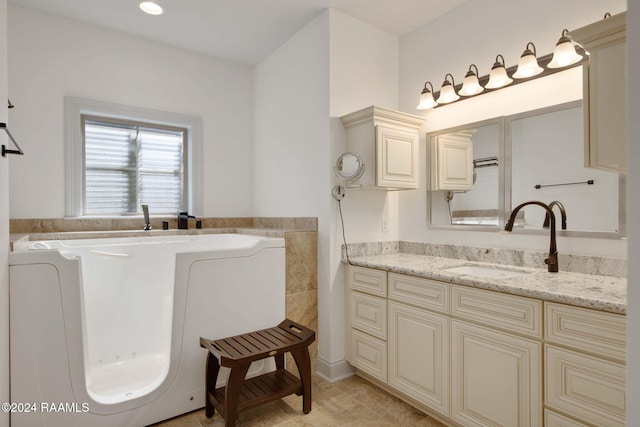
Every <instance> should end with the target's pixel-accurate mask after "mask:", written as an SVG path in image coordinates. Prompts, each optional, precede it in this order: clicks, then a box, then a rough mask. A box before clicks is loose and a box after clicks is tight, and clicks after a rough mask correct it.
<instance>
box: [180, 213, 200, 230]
mask: <svg viewBox="0 0 640 427" xmlns="http://www.w3.org/2000/svg"><path fill="white" fill-rule="evenodd" d="M189 219H196V217H195V216H193V215H189V212H178V230H188V229H189Z"/></svg>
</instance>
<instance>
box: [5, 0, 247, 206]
mask: <svg viewBox="0 0 640 427" xmlns="http://www.w3.org/2000/svg"><path fill="white" fill-rule="evenodd" d="M8 13H9V75H10V86H9V94H10V97H11V100H12V101H13V103H14V104H15V105H16V108H15V109H14V110H13V111H12V113H11V114H12V131H13V132H14V134H15V135H16V137H19V138H20V140H19V141H20V142H21V143H22V144H21V145H22V148H23V149H24V150H25V153H26V155H25V156H24V157H23V158H20V159H15V160H14V161H13V162H12V165H11V176H10V179H11V189H12V191H11V218H62V217H64V215H65V211H64V209H65V198H64V153H63V98H64V96H65V95H74V96H80V97H83V98H89V99H96V100H100V101H108V102H115V103H118V104H126V105H134V106H140V107H145V108H151V109H155V110H161V111H169V112H175V113H181V114H191V115H195V116H200V117H202V120H203V134H204V142H203V146H204V147H203V163H204V173H203V177H204V183H203V188H204V191H203V192H204V201H203V212H195V214H197V215H200V216H202V215H206V216H251V215H252V213H253V212H252V197H253V192H252V186H253V174H252V171H253V165H252V159H253V127H252V122H253V109H252V106H253V78H252V69H251V68H250V67H247V66H243V65H238V64H233V63H230V62H227V61H222V60H218V59H215V58H212V57H209V56H205V55H201V54H197V53H194V52H190V51H186V50H182V49H177V48H173V47H170V46H167V45H163V44H159V43H154V42H150V41H147V40H143V39H140V38H136V37H132V36H128V35H125V34H123V33H119V32H115V31H110V30H105V29H102V28H99V27H95V26H92V25H87V24H83V23H80V22H78V21H73V20H67V19H63V18H59V17H55V16H52V15H48V14H43V13H40V12H35V11H32V10H29V9H24V8H20V7H16V6H9V8H8ZM3 99H4V98H3Z"/></svg>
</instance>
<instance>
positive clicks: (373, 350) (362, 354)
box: [349, 330, 387, 383]
mask: <svg viewBox="0 0 640 427" xmlns="http://www.w3.org/2000/svg"><path fill="white" fill-rule="evenodd" d="M349 363H351V365H353V366H354V367H355V368H358V369H360V370H361V371H363V372H366V373H367V374H369V375H371V376H372V377H374V378H377V379H379V380H380V381H382V382H385V383H386V382H387V343H386V342H384V341H382V340H379V339H377V338H374V337H372V336H370V335H367V334H363V333H362V332H359V331H356V330H352V331H351V360H350V361H349Z"/></svg>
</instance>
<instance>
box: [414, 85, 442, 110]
mask: <svg viewBox="0 0 640 427" xmlns="http://www.w3.org/2000/svg"><path fill="white" fill-rule="evenodd" d="M427 85H429V86H430V87H431V89H429V88H428V87H427ZM436 105H438V103H437V102H436V100H435V99H433V85H432V84H431V82H425V83H424V89H422V93H421V94H420V102H418V106H417V107H416V109H417V110H428V109H429V108H433V107H435V106H436Z"/></svg>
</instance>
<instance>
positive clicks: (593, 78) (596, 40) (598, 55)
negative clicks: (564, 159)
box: [571, 13, 627, 172]
mask: <svg viewBox="0 0 640 427" xmlns="http://www.w3.org/2000/svg"><path fill="white" fill-rule="evenodd" d="M625 29H626V14H624V13H621V14H618V15H615V16H613V17H611V18H609V19H603V20H600V21H598V22H595V23H593V24H590V25H587V26H586V27H583V28H580V29H578V30H575V31H572V32H571V36H572V37H573V39H574V40H575V41H576V42H578V43H580V44H582V45H583V46H584V48H585V50H587V51H588V52H589V62H588V63H587V64H585V65H584V68H583V69H584V72H583V85H584V90H583V92H584V97H583V99H584V113H585V114H584V118H585V166H586V167H592V168H597V169H603V170H608V171H612V172H624V171H625V170H626V151H625V150H626V148H625V147H626V140H627V124H626V84H625V83H626V77H627V76H626V69H627V68H626V34H625V32H626V30H625Z"/></svg>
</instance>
